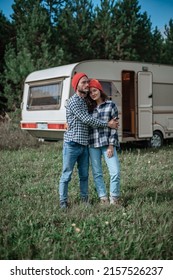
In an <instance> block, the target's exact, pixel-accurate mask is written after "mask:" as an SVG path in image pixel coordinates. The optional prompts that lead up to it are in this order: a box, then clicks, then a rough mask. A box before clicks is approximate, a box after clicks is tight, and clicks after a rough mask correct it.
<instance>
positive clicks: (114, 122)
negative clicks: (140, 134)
mask: <svg viewBox="0 0 173 280" xmlns="http://www.w3.org/2000/svg"><path fill="white" fill-rule="evenodd" d="M118 126H119V121H118V119H112V120H110V121H109V122H108V127H110V128H114V129H118Z"/></svg>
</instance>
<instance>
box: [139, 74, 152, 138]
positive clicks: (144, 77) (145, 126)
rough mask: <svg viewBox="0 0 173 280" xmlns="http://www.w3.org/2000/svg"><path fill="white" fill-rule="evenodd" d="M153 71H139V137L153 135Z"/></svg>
mask: <svg viewBox="0 0 173 280" xmlns="http://www.w3.org/2000/svg"><path fill="white" fill-rule="evenodd" d="M152 100H153V98H152V73H151V72H138V137H139V138H145V137H152V135H153V126H152V119H153V107H152Z"/></svg>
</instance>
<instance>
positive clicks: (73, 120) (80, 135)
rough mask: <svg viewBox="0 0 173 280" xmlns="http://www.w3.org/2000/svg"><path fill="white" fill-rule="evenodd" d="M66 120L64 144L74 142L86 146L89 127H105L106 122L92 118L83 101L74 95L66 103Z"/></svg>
mask: <svg viewBox="0 0 173 280" xmlns="http://www.w3.org/2000/svg"><path fill="white" fill-rule="evenodd" d="M66 118H67V123H68V129H67V130H66V132H65V133H64V141H65V142H70V141H73V142H76V143H79V144H81V145H85V146H86V145H88V139H89V126H92V127H102V128H104V127H105V128H106V127H107V121H104V120H99V119H95V118H93V117H92V116H91V115H90V114H89V113H88V107H87V105H86V102H85V100H84V99H83V98H82V97H80V96H78V95H77V94H76V93H75V94H74V95H73V96H72V97H71V98H70V99H69V100H68V101H67V105H66Z"/></svg>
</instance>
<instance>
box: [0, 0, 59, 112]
mask: <svg viewBox="0 0 173 280" xmlns="http://www.w3.org/2000/svg"><path fill="white" fill-rule="evenodd" d="M41 2H42V1H38V0H37V1H33V0H27V1H26V0H16V1H15V4H14V5H13V9H14V14H13V15H12V18H13V21H14V24H15V26H16V28H17V29H16V34H17V37H16V48H14V47H13V46H11V45H10V46H9V47H8V51H7V52H6V54H5V72H4V79H3V82H4V93H5V95H6V97H7V98H8V100H9V107H19V106H20V102H21V98H22V90H23V83H24V80H25V78H26V76H27V75H28V74H29V73H30V72H32V71H34V70H37V69H42V68H47V67H53V66H55V65H59V64H61V63H62V60H63V51H62V49H61V48H58V46H56V45H54V44H53V43H52V42H53V39H54V38H53V32H52V25H51V21H50V16H49V14H48V12H47V10H46V9H45V8H44V7H43V6H42V5H41Z"/></svg>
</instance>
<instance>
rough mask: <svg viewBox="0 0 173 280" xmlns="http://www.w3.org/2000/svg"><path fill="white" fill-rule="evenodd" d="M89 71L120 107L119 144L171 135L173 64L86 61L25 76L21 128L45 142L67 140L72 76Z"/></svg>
mask: <svg viewBox="0 0 173 280" xmlns="http://www.w3.org/2000/svg"><path fill="white" fill-rule="evenodd" d="M76 72H85V73H86V74H87V75H88V77H89V78H96V79H98V80H99V81H100V82H101V84H102V86H103V88H104V91H105V92H106V93H107V94H108V96H109V98H110V99H112V101H113V102H115V103H116V105H117V107H118V111H119V118H120V120H119V121H120V126H119V129H118V134H119V140H120V143H125V142H132V141H141V140H149V141H150V143H151V146H161V144H162V142H163V139H168V138H173V66H168V65H159V64H151V63H143V62H142V63H141V62H126V61H114V60H88V61H83V62H79V63H74V64H69V65H64V66H59V67H54V68H50V69H45V70H40V71H36V72H33V73H31V74H30V75H28V77H27V78H26V80H25V85H24V93H23V101H22V104H21V108H22V120H21V128H22V129H25V130H27V131H28V132H29V133H30V134H31V135H33V136H35V137H37V138H42V139H44V140H59V139H62V138H63V133H64V131H65V129H66V113H65V104H66V100H68V99H69V98H70V96H72V95H73V94H74V91H73V89H72V87H71V79H72V77H73V75H74V74H75V73H76Z"/></svg>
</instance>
